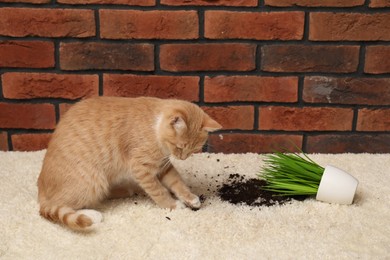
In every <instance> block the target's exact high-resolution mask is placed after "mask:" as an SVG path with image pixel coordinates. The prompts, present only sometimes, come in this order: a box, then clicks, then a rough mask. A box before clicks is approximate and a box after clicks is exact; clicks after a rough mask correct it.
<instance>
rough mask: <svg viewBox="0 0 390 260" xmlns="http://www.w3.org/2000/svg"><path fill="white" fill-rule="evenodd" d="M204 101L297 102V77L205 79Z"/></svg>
mask: <svg viewBox="0 0 390 260" xmlns="http://www.w3.org/2000/svg"><path fill="white" fill-rule="evenodd" d="M281 93H283V95H281ZM204 100H205V101H206V102H234V101H260V102H296V101H298V77H258V76H217V77H205V80H204Z"/></svg>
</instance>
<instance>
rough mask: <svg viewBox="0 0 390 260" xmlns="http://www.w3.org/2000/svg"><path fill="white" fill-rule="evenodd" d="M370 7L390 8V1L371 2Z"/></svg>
mask: <svg viewBox="0 0 390 260" xmlns="http://www.w3.org/2000/svg"><path fill="white" fill-rule="evenodd" d="M369 6H370V7H373V8H379V7H390V0H371V1H370V4H369Z"/></svg>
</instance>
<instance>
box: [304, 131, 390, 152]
mask: <svg viewBox="0 0 390 260" xmlns="http://www.w3.org/2000/svg"><path fill="white" fill-rule="evenodd" d="M306 150H307V152H308V153H389V152H390V134H348V135H345V134H343V135H337V134H335V135H316V136H308V137H307V149H306Z"/></svg>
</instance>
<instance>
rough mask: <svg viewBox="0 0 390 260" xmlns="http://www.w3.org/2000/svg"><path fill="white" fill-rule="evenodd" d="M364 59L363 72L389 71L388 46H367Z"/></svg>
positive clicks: (389, 47) (378, 72)
mask: <svg viewBox="0 0 390 260" xmlns="http://www.w3.org/2000/svg"><path fill="white" fill-rule="evenodd" d="M365 60H366V63H365V65H364V72H366V73H371V74H380V73H390V46H380V45H378V46H368V47H367V48H366V59H365Z"/></svg>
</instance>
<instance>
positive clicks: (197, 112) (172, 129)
mask: <svg viewBox="0 0 390 260" xmlns="http://www.w3.org/2000/svg"><path fill="white" fill-rule="evenodd" d="M163 110H164V111H162V114H161V115H160V117H159V118H158V119H157V132H158V136H159V140H160V142H161V144H162V145H163V146H164V148H165V149H167V150H168V151H169V153H170V154H171V155H173V156H174V157H175V158H177V159H181V160H185V159H187V158H188V157H189V156H190V155H191V154H193V153H194V152H198V151H200V150H201V149H202V147H203V145H204V144H205V143H206V141H207V136H208V133H209V132H213V131H217V130H219V129H221V128H222V126H221V125H220V124H219V123H218V122H216V121H215V120H214V119H212V118H211V117H210V116H209V115H207V114H206V113H205V112H204V111H203V110H202V109H200V108H199V107H198V106H196V105H194V104H192V103H189V102H184V101H183V102H179V101H173V102H172V104H171V105H170V106H167V107H166V108H164V109H163Z"/></svg>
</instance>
